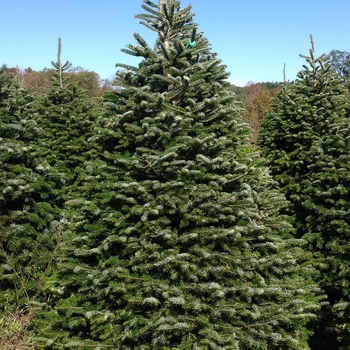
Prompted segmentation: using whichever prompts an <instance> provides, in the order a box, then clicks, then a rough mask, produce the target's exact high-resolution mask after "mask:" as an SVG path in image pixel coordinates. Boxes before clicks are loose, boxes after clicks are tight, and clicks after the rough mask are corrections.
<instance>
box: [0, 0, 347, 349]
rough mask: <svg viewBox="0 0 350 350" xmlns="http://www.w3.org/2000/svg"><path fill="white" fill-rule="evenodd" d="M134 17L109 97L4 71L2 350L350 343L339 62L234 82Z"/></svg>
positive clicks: (182, 15) (166, 0) (78, 75)
mask: <svg viewBox="0 0 350 350" xmlns="http://www.w3.org/2000/svg"><path fill="white" fill-rule="evenodd" d="M142 7H143V9H144V13H143V14H140V15H138V16H136V17H137V18H138V19H139V20H140V22H141V24H143V25H144V26H145V27H147V28H148V29H150V30H152V31H153V32H154V33H155V34H156V41H155V44H154V45H153V46H152V47H150V46H149V45H148V43H147V42H146V41H145V40H144V39H143V38H142V37H141V36H140V35H139V34H137V33H135V34H134V38H135V40H136V43H135V44H134V45H131V44H130V45H127V46H126V48H125V49H123V50H122V51H124V52H125V53H126V54H129V55H132V56H136V57H139V59H140V63H139V65H138V66H137V67H132V66H129V65H127V64H117V67H118V68H119V70H118V72H117V74H116V80H115V87H114V88H112V87H111V86H109V87H108V88H106V87H101V81H100V79H99V77H98V75H97V74H96V73H94V72H87V71H84V70H82V69H80V68H72V67H71V63H70V62H69V61H66V63H64V64H62V62H61V40H60V39H59V45H58V55H57V61H56V62H52V65H53V69H50V70H47V69H45V70H44V71H42V72H34V71H32V70H31V69H30V68H28V69H26V70H25V71H20V70H19V69H18V68H10V69H9V68H8V67H6V66H5V65H4V66H2V67H1V68H0V178H1V182H0V347H4V348H6V346H8V347H10V348H11V347H12V348H14V347H17V348H28V349H29V348H45V349H65V348H75V349H86V348H94V349H104V348H109V349H123V350H127V349H144V350H146V349H149V350H157V349H159V350H160V349H161V350H166V349H168V350H170V349H201V350H209V349H222V350H223V349H227V350H228V349H237V350H238V349H240V350H251V349H253V350H260V349H261V350H290V349H295V350H297V349H298V350H300V349H305V350H308V349H312V350H316V349H317V350H335V349H336V350H346V349H349V346H350V345H349V344H350V327H349V324H350V322H349V315H350V304H349V302H350V300H349V292H350V290H349V288H350V287H349V282H348V281H349V280H350V276H349V254H348V251H349V243H348V237H349V235H350V230H349V193H348V192H349V188H350V186H349V185H350V183H349V182H350V166H349V161H350V160H349V151H350V147H349V146H350V141H349V140H350V136H349V135H350V133H349V131H350V130H349V127H350V125H349V115H348V114H349V110H350V109H349V107H350V106H349V104H350V102H349V101H350V99H349V94H348V90H347V88H346V84H348V82H347V81H348V80H347V78H348V54H347V53H346V52H340V51H332V52H331V55H330V56H325V55H323V56H321V57H320V58H315V56H314V48H313V47H312V49H311V51H310V56H304V57H305V58H306V60H307V62H308V64H309V65H308V66H306V65H305V66H304V70H302V71H301V72H300V73H299V74H298V79H297V80H296V81H295V82H293V83H289V84H284V85H283V84H282V85H281V84H280V83H258V84H254V83H251V84H249V86H246V87H245V88H237V87H233V86H230V85H229V83H228V79H227V78H228V73H227V71H226V67H225V66H224V65H223V64H222V62H221V61H220V60H219V59H218V58H217V55H216V54H215V53H213V52H212V51H211V47H210V44H209V42H208V40H207V39H206V38H205V37H204V36H203V33H201V32H199V31H198V26H197V24H196V23H194V22H193V14H192V13H191V7H190V6H189V7H186V8H181V6H180V3H179V1H176V0H159V4H158V1H157V3H154V2H151V1H149V0H144V4H143V6H142ZM281 89H282V91H280V92H279V93H278V97H277V99H276V100H275V103H274V105H273V106H272V105H271V101H272V99H273V98H274V96H275V94H277V91H279V90H281ZM102 90H105V96H104V98H103V99H102V98H100V97H99V96H101V94H102ZM106 90H107V91H108V92H106ZM233 92H235V93H236V95H235V94H234V93H233ZM238 101H241V102H242V103H240V102H238ZM242 107H244V110H243V108H242ZM272 108H273V112H269V113H268V115H267V117H266V120H265V121H264V124H263V132H262V137H261V140H260V145H261V146H262V152H263V153H264V154H265V157H266V158H267V165H268V166H269V167H270V169H271V170H269V169H268V168H267V165H266V161H265V159H263V158H262V157H261V153H260V151H259V150H258V149H257V148H256V147H255V146H254V145H252V143H251V140H253V142H255V140H256V139H257V138H258V136H259V130H260V124H261V122H262V121H263V119H264V116H265V113H266V111H271V109H272ZM244 121H246V122H248V123H249V125H250V128H249V127H248V125H247V124H245V123H244ZM270 173H271V174H270ZM286 198H287V200H286ZM293 226H294V228H293ZM326 296H327V298H328V299H326ZM313 332H314V334H313V335H312V333H313ZM34 333H36V334H35V336H34V337H35V338H34V339H32V342H31V345H30V344H29V343H30V342H29V337H30V336H31V335H33V334H34ZM29 335H30V336H29Z"/></svg>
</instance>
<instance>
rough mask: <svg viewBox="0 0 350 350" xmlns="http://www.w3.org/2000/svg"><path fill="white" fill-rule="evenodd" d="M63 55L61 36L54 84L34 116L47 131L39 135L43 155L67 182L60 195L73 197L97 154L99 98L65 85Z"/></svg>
mask: <svg viewBox="0 0 350 350" xmlns="http://www.w3.org/2000/svg"><path fill="white" fill-rule="evenodd" d="M60 56H61V41H60V39H59V46H58V59H57V62H52V65H53V66H54V68H55V74H53V76H52V81H51V86H49V87H47V88H46V89H43V90H42V92H41V93H40V95H39V96H38V98H37V100H36V103H35V112H36V113H35V116H36V120H37V123H38V125H39V126H40V127H41V128H42V130H43V131H44V132H43V134H42V135H41V136H40V142H41V145H42V150H43V154H42V156H43V157H45V159H46V160H47V161H48V163H49V164H50V165H51V166H52V167H54V168H55V169H56V170H57V171H58V172H60V173H61V176H62V179H63V184H64V186H63V188H62V190H61V194H62V195H63V197H64V199H67V198H71V197H74V194H73V193H74V191H78V189H77V186H78V185H79V178H80V174H82V172H84V162H85V161H86V160H88V159H89V158H90V157H93V156H94V151H93V150H94V146H93V144H92V142H91V137H92V135H93V125H94V122H95V119H96V117H97V113H98V109H99V103H98V102H99V101H98V100H94V99H93V98H91V97H89V96H88V95H87V94H85V92H84V91H83V90H81V89H79V88H77V87H76V86H75V85H74V84H66V81H67V80H68V79H69V77H68V76H67V75H64V73H65V71H66V70H67V69H68V68H69V67H70V66H71V63H70V62H69V61H67V62H66V63H65V64H62V63H61V58H60ZM66 195H68V197H65V196H66Z"/></svg>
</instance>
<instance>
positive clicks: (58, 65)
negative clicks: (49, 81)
mask: <svg viewBox="0 0 350 350" xmlns="http://www.w3.org/2000/svg"><path fill="white" fill-rule="evenodd" d="M61 47H62V41H61V38H58V50H57V62H54V61H51V64H52V65H53V67H54V68H55V69H56V70H57V73H58V76H59V85H60V87H61V88H62V87H63V78H62V75H63V72H65V71H67V70H68V69H69V68H70V67H72V63H70V62H69V61H66V63H64V64H62V62H61Z"/></svg>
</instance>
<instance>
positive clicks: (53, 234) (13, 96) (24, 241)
mask: <svg viewBox="0 0 350 350" xmlns="http://www.w3.org/2000/svg"><path fill="white" fill-rule="evenodd" d="M2 73H4V74H6V72H4V71H3V72H0V90H1V97H0V178H1V183H0V312H4V311H7V312H13V311H16V310H18V309H21V308H23V307H24V306H25V305H26V304H28V302H30V301H33V300H40V299H42V298H43V294H42V293H43V290H42V283H41V282H42V277H43V275H44V274H45V273H48V271H49V269H50V267H51V266H52V265H53V258H54V251H55V248H56V245H57V240H58V239H59V233H60V232H59V224H58V219H59V212H58V210H57V207H56V196H55V194H54V188H55V187H56V186H57V184H58V182H59V179H58V178H57V177H56V176H54V173H53V172H52V170H51V169H50V167H49V165H48V164H47V163H46V162H45V160H43V159H40V158H39V157H38V153H40V152H37V151H38V150H37V145H36V140H37V138H38V136H39V134H40V129H39V128H38V126H37V124H36V123H35V121H34V120H33V118H32V109H31V107H32V102H33V96H31V94H30V93H29V92H28V91H27V90H25V89H22V88H20V87H19V86H18V85H17V84H16V81H15V78H13V79H12V81H11V80H9V77H8V76H5V78H4V79H3V76H2ZM4 82H6V83H4Z"/></svg>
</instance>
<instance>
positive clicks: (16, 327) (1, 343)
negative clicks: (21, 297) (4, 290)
mask: <svg viewBox="0 0 350 350" xmlns="http://www.w3.org/2000/svg"><path fill="white" fill-rule="evenodd" d="M30 318H31V316H30V315H28V314H26V313H23V312H18V313H15V314H12V313H2V314H0V349H1V350H16V349H18V350H32V349H34V348H33V347H32V346H30V345H29V340H30V332H29V331H28V325H29V323H30Z"/></svg>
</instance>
